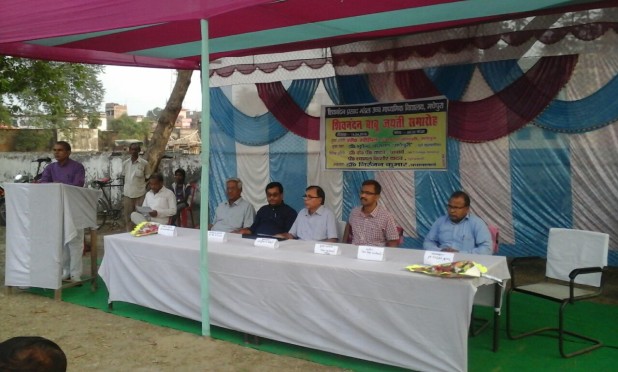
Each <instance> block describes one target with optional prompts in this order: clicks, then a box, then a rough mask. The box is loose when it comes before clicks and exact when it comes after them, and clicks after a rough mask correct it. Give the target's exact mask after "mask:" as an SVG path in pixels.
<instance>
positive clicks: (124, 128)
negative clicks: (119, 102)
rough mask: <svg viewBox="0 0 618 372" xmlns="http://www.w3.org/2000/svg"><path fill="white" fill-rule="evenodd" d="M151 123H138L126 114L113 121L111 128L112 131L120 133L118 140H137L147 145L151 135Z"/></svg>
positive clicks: (146, 121) (148, 121)
mask: <svg viewBox="0 0 618 372" xmlns="http://www.w3.org/2000/svg"><path fill="white" fill-rule="evenodd" d="M151 123H152V121H150V120H144V121H142V122H139V123H138V122H136V121H135V119H133V118H132V117H129V116H128V115H127V114H124V115H122V116H121V117H119V118H118V119H113V120H111V121H110V122H109V127H110V129H111V130H113V131H116V132H118V139H136V140H140V141H143V142H144V143H146V142H147V140H148V136H149V135H150V125H151Z"/></svg>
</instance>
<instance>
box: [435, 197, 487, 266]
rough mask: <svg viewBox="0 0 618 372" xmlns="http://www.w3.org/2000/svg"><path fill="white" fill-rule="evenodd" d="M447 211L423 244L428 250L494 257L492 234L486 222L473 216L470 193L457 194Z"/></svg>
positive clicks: (449, 202)
mask: <svg viewBox="0 0 618 372" xmlns="http://www.w3.org/2000/svg"><path fill="white" fill-rule="evenodd" d="M447 212H448V213H447V214H446V215H444V216H442V217H440V218H438V219H437V220H436V222H434V224H433V226H431V230H429V234H427V236H426V237H425V242H424V243H423V248H424V249H425V250H428V251H443V252H462V253H474V254H491V244H492V242H491V234H490V233H489V229H488V228H487V225H486V224H485V222H484V221H483V220H482V219H480V218H479V217H476V216H473V215H471V214H470V197H469V196H468V194H466V193H465V192H463V191H456V192H454V193H453V195H451V197H450V199H449V200H448V205H447Z"/></svg>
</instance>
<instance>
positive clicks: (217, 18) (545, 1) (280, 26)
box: [0, 0, 614, 69]
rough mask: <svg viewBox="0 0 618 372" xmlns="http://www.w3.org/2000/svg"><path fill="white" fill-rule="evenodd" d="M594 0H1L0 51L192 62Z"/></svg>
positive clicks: (179, 64)
mask: <svg viewBox="0 0 618 372" xmlns="http://www.w3.org/2000/svg"><path fill="white" fill-rule="evenodd" d="M613 3H614V1H611V0H610V1H608V0H603V1H594V0H577V1H565V0H502V1H495V0H467V1H460V0H381V1H375V0H353V1H352V0H211V1H199V0H178V1H173V2H170V1H165V0H108V1H105V2H101V1H98V0H57V1H53V2H52V1H37V0H4V1H2V2H0V14H2V21H0V22H1V23H2V26H1V27H0V54H4V55H13V56H20V57H27V58H40V59H48V60H58V61H67V62H86V63H97V64H115V65H127V66H143V67H163V68H180V69H198V68H199V66H200V60H201V55H200V53H201V42H200V40H201V31H200V19H206V20H208V22H209V33H210V44H209V49H210V50H209V56H210V59H211V60H214V59H218V58H221V57H226V56H246V55H255V54H267V53H276V52H284V51H295V50H302V49H309V48H323V47H328V46H332V45H341V44H345V43H350V42H354V41H359V40H367V39H374V38H384V37H395V36H400V35H405V34H413V33H417V32H426V31H431V30H438V29H444V28H452V27H461V26H466V25H474V24H480V23H485V22H490V21H496V20H503V19H512V18H514V17H523V16H529V15H540V14H551V13H558V12H565V11H572V10H579V9H588V8H601V7H606V6H611V5H612V4H613Z"/></svg>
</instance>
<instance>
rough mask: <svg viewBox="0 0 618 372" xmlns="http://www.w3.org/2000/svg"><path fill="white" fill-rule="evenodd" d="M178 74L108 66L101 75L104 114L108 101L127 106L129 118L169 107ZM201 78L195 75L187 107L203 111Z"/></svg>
mask: <svg viewBox="0 0 618 372" xmlns="http://www.w3.org/2000/svg"><path fill="white" fill-rule="evenodd" d="M175 73H176V70H167V69H159V68H144V67H122V66H105V72H104V73H103V74H101V75H100V76H99V78H100V79H101V82H102V83H103V87H104V88H105V99H104V100H103V105H102V106H101V112H105V103H108V102H115V103H118V104H121V105H127V110H128V114H129V115H146V112H148V110H152V109H153V108H155V107H160V108H163V107H165V102H166V101H167V99H168V98H169V95H170V93H171V92H172V88H173V87H174V83H175V82H176V76H175ZM199 76H200V74H199V71H195V72H194V73H193V79H192V81H191V85H190V86H189V91H188V92H187V96H186V97H185V100H184V103H183V108H186V109H189V110H198V111H201V107H202V97H201V93H200V79H199Z"/></svg>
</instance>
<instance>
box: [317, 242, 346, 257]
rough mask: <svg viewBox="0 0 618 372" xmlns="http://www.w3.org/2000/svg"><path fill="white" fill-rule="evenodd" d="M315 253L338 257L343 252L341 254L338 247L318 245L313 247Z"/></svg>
mask: <svg viewBox="0 0 618 372" xmlns="http://www.w3.org/2000/svg"><path fill="white" fill-rule="evenodd" d="M313 253H317V254H325V255H328V256H336V255H338V254H340V253H341V252H339V246H338V245H332V244H322V243H316V244H315V247H313Z"/></svg>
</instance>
